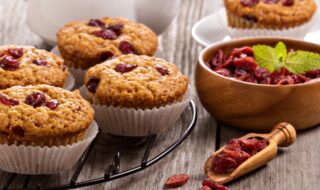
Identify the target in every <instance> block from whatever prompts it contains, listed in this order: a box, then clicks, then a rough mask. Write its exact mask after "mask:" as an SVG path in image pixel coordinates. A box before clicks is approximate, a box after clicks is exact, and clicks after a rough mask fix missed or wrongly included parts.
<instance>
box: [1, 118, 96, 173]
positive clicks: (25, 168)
mask: <svg viewBox="0 0 320 190" xmlns="http://www.w3.org/2000/svg"><path fill="white" fill-rule="evenodd" d="M97 134H98V125H97V123H96V122H95V121H94V122H93V123H92V124H91V125H90V126H89V128H88V129H87V131H86V134H85V138H84V140H82V141H80V142H77V143H74V144H72V145H67V146H59V147H50V148H49V147H42V148H41V147H39V146H38V147H33V146H24V145H19V146H17V145H0V169H1V170H4V171H7V172H12V173H19V174H56V173H60V172H63V171H65V170H68V169H70V168H72V167H73V166H74V165H75V164H76V163H77V162H78V160H79V159H80V157H81V155H82V154H83V152H84V151H85V150H86V148H87V147H88V146H89V145H90V143H91V142H92V140H93V139H94V138H95V137H96V135H97Z"/></svg>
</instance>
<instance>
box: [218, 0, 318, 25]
mask: <svg viewBox="0 0 320 190" xmlns="http://www.w3.org/2000/svg"><path fill="white" fill-rule="evenodd" d="M224 5H225V7H226V11H227V17H228V25H229V26H230V27H232V28H249V29H274V30H282V29H288V28H293V27H296V26H300V25H303V24H304V23H307V22H309V21H310V20H311V19H312V17H313V15H314V13H315V12H316V9H317V6H316V3H315V2H314V0H224Z"/></svg>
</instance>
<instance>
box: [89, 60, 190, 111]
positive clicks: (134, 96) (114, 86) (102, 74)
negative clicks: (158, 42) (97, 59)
mask: <svg viewBox="0 0 320 190" xmlns="http://www.w3.org/2000/svg"><path fill="white" fill-rule="evenodd" d="M119 63H124V64H133V65H137V68H135V69H134V70H132V71H130V72H127V73H123V74H122V73H120V72H117V71H115V69H114V68H115V67H116V65H117V64H119ZM156 65H158V66H159V65H161V66H162V67H163V68H166V69H168V70H169V74H168V75H162V74H161V73H159V72H158V71H157V70H156V68H155V67H156ZM90 78H99V79H100V83H99V86H98V88H97V89H96V92H95V94H93V93H90V94H91V95H92V96H94V100H95V101H94V100H93V99H91V101H93V102H95V103H98V104H103V105H113V106H120V107H126V108H136V109H146V108H154V107H160V106H164V105H167V104H170V103H174V102H177V101H179V100H181V98H182V96H183V95H184V94H185V92H186V90H187V87H188V78H187V77H186V76H184V75H183V74H182V73H181V72H180V71H179V69H178V68H177V67H176V65H174V64H172V63H168V62H166V61H165V60H163V59H159V58H155V57H149V56H137V55H123V56H120V57H118V58H116V59H113V60H109V61H106V62H104V63H101V64H99V65H96V66H94V67H92V68H90V69H89V70H88V72H87V73H86V76H85V84H88V81H89V79H90ZM90 94H89V95H90Z"/></svg>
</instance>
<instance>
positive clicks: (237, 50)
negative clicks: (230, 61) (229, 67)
mask: <svg viewBox="0 0 320 190" xmlns="http://www.w3.org/2000/svg"><path fill="white" fill-rule="evenodd" d="M243 53H244V54H246V55H248V56H252V55H253V50H252V48H251V47H249V46H244V47H242V48H235V49H233V50H232V52H231V55H232V56H234V57H239V56H240V55H241V54H243Z"/></svg>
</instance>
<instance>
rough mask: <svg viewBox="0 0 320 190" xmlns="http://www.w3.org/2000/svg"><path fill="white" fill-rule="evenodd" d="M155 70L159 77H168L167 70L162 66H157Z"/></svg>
mask: <svg viewBox="0 0 320 190" xmlns="http://www.w3.org/2000/svg"><path fill="white" fill-rule="evenodd" d="M156 70H157V71H158V72H159V73H160V74H161V75H163V76H164V75H169V70H168V69H167V68H165V67H163V66H162V65H159V64H157V65H156Z"/></svg>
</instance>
